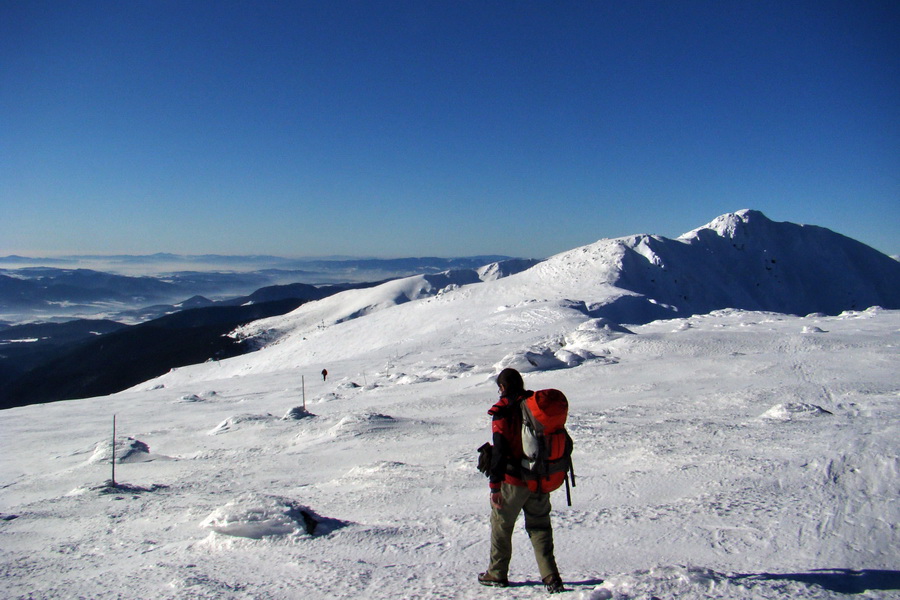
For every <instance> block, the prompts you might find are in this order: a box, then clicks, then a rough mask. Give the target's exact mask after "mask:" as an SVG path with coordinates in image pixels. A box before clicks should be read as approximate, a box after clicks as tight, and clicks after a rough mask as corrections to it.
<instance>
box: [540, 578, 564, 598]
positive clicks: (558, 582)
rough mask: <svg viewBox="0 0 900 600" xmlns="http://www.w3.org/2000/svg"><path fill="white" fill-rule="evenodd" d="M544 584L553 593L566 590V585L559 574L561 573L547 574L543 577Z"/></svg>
mask: <svg viewBox="0 0 900 600" xmlns="http://www.w3.org/2000/svg"><path fill="white" fill-rule="evenodd" d="M543 581H544V585H545V586H546V587H547V591H548V592H550V593H551V594H558V593H559V592H564V591H566V588H565V586H563V582H562V578H561V577H560V576H559V573H554V574H553V575H547V576H546V577H544V579H543Z"/></svg>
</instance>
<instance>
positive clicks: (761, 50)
mask: <svg viewBox="0 0 900 600" xmlns="http://www.w3.org/2000/svg"><path fill="white" fill-rule="evenodd" d="M898 40H900V4H898V3H897V2H895V1H894V0H887V1H853V2H848V1H843V0H842V1H836V2H831V1H809V2H806V1H801V0H792V1H790V2H785V1H780V0H779V1H772V2H769V1H766V0H752V1H750V0H748V1H743V2H728V1H723V0H714V1H708V2H707V1H695V0H686V1H677V2H676V1H668V0H654V1H643V0H633V1H632V0H628V1H623V2H620V1H605V0H604V1H600V0H598V1H595V2H588V1H578V2H569V1H559V2H550V1H547V0H543V1H528V0H510V1H506V2H494V1H486V0H478V1H464V0H453V1H449V0H448V1H437V0H417V1H410V2H406V1H390V2H374V1H365V2H363V1H349V2H348V1H343V0H329V1H324V0H323V1H312V0H309V1H298V2H284V1H279V2H275V1H247V2H241V1H232V0H225V1H219V2H200V1H194V2H191V1H188V0H178V1H167V0H133V1H128V2H121V1H113V2H96V1H90V0H85V1H67V0H52V1H41V0H0V255H5V254H11V253H18V254H25V255H48V254H63V253H101V254H107V253H132V254H147V253H154V252H175V253H186V254H202V253H219V254H276V255H283V256H317V255H332V254H341V255H366V256H381V257H396V256H424V255H436V256H462V255H475V254H488V253H495V254H508V255H515V256H532V257H543V256H548V255H551V254H554V253H556V252H560V251H563V250H567V249H570V248H574V247H577V246H580V245H583V244H587V243H591V242H593V241H596V240H598V239H600V238H604V237H618V236H623V235H629V234H635V233H654V234H660V235H665V236H669V237H674V236H677V235H680V234H681V233H684V232H686V231H688V230H690V229H693V228H695V227H698V226H700V225H703V224H705V223H706V222H708V221H710V220H712V219H713V218H715V217H716V216H718V215H720V214H723V213H726V212H731V211H735V210H739V209H742V208H754V209H759V210H762V211H763V212H765V213H766V214H767V215H768V216H769V217H770V218H772V219H774V220H777V221H793V222H797V223H808V224H814V225H821V226H824V227H828V228H830V229H833V230H835V231H838V232H840V233H843V234H845V235H849V236H851V237H854V238H856V239H859V240H860V241H863V242H865V243H867V244H869V245H871V246H873V247H875V248H877V249H879V250H881V251H883V252H886V253H889V254H896V253H900V108H898V107H900V43H898Z"/></svg>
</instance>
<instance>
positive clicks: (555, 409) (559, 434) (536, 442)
mask: <svg viewBox="0 0 900 600" xmlns="http://www.w3.org/2000/svg"><path fill="white" fill-rule="evenodd" d="M520 406H521V409H522V451H523V456H522V464H521V468H522V479H523V480H524V481H525V483H526V484H527V485H528V487H529V489H531V490H532V491H536V492H552V491H553V490H555V489H557V488H559V486H561V485H562V484H563V482H565V484H566V499H567V501H568V504H569V506H572V497H571V491H570V490H569V473H571V474H572V487H574V486H575V471H574V469H573V468H572V447H573V442H572V438H571V437H570V436H569V432H568V431H566V427H565V425H566V418H567V417H568V416H569V401H568V400H567V399H566V396H565V394H563V393H562V392H561V391H559V390H553V389H549V390H538V391H536V392H534V393H533V394H532V395H531V396H529V397H527V398H525V399H524V400H522V402H521V405H520Z"/></svg>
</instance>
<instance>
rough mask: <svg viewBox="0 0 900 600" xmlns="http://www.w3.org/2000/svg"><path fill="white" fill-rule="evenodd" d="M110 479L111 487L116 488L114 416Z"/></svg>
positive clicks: (114, 420) (114, 419) (114, 421)
mask: <svg viewBox="0 0 900 600" xmlns="http://www.w3.org/2000/svg"><path fill="white" fill-rule="evenodd" d="M110 462H111V463H112V479H110V482H111V483H112V485H113V487H115V486H116V415H113V436H112V460H111V461H110Z"/></svg>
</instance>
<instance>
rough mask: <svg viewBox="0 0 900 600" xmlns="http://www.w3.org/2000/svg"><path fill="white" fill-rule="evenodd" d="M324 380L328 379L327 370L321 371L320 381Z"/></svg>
mask: <svg viewBox="0 0 900 600" xmlns="http://www.w3.org/2000/svg"><path fill="white" fill-rule="evenodd" d="M326 379H328V370H327V369H322V381H325V380H326Z"/></svg>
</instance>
